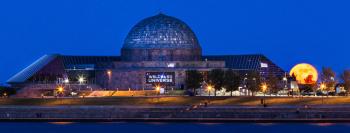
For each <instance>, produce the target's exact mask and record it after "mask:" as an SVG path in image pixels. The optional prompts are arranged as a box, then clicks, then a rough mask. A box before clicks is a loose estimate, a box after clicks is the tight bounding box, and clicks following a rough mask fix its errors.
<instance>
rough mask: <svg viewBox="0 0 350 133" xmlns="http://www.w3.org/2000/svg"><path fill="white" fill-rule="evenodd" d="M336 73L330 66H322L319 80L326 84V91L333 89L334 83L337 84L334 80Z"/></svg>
mask: <svg viewBox="0 0 350 133" xmlns="http://www.w3.org/2000/svg"><path fill="white" fill-rule="evenodd" d="M335 77H336V74H335V72H334V71H333V70H332V68H330V67H323V68H322V74H321V81H322V83H324V84H325V85H326V88H325V89H326V91H327V92H329V91H334V88H335V85H336V84H337V82H336V80H335Z"/></svg>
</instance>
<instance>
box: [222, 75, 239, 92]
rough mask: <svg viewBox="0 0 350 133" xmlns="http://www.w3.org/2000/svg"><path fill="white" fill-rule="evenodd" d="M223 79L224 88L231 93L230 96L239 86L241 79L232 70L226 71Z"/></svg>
mask: <svg viewBox="0 0 350 133" xmlns="http://www.w3.org/2000/svg"><path fill="white" fill-rule="evenodd" d="M224 77H225V78H224V87H225V88H226V91H227V92H231V96H232V92H233V91H236V90H238V87H239V85H240V84H241V77H240V75H239V74H238V73H236V72H234V71H233V70H232V69H228V70H226V71H225V76H224Z"/></svg>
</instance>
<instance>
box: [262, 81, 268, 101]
mask: <svg viewBox="0 0 350 133" xmlns="http://www.w3.org/2000/svg"><path fill="white" fill-rule="evenodd" d="M261 91H262V92H263V93H264V97H263V100H262V104H264V105H265V95H266V91H267V84H266V83H263V84H262V85H261Z"/></svg>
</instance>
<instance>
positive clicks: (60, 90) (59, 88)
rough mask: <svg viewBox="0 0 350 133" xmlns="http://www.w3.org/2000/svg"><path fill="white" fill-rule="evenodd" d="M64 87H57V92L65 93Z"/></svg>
mask: <svg viewBox="0 0 350 133" xmlns="http://www.w3.org/2000/svg"><path fill="white" fill-rule="evenodd" d="M63 92H64V88H63V87H62V86H58V87H57V93H58V94H61V95H63Z"/></svg>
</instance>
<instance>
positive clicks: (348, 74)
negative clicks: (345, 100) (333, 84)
mask: <svg viewBox="0 0 350 133" xmlns="http://www.w3.org/2000/svg"><path fill="white" fill-rule="evenodd" d="M340 78H341V79H342V81H343V84H344V89H345V90H346V91H347V92H349V91H350V70H345V71H344V72H343V73H342V74H341V75H340Z"/></svg>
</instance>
